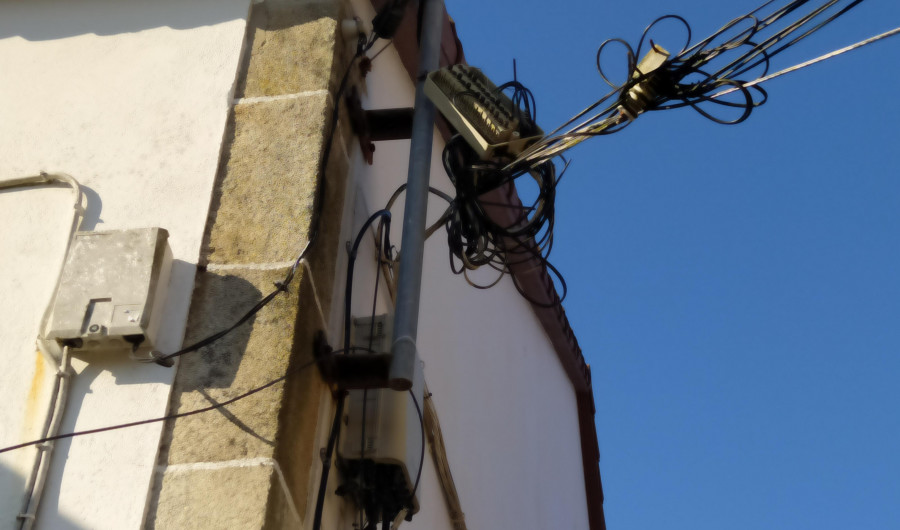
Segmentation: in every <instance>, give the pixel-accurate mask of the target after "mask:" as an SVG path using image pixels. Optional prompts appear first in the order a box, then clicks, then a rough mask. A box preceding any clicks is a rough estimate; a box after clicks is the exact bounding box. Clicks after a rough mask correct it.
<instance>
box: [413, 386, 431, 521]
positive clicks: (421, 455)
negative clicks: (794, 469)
mask: <svg viewBox="0 0 900 530" xmlns="http://www.w3.org/2000/svg"><path fill="white" fill-rule="evenodd" d="M409 397H411V398H412V400H413V405H415V406H416V414H418V416H419V430H420V431H421V433H422V440H421V441H422V451H421V452H420V453H419V470H418V471H416V481H415V482H414V483H413V489H412V493H410V494H409V508H410V510H412V507H413V497H415V496H416V492H417V491H418V490H419V481H420V480H421V479H422V468H423V467H424V466H425V419H424V418H423V417H422V407H420V406H419V400H418V399H416V394H415V393H414V392H413V391H412V389H411V388H410V389H409ZM426 398H427V396H426Z"/></svg>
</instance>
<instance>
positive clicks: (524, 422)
mask: <svg viewBox="0 0 900 530" xmlns="http://www.w3.org/2000/svg"><path fill="white" fill-rule="evenodd" d="M353 5H354V7H355V8H356V10H357V13H356V14H357V16H360V17H361V18H363V19H370V18H371V16H372V14H373V13H372V10H371V5H370V2H368V1H366V0H354V1H353ZM381 46H383V41H382V42H380V43H378V44H376V45H375V47H374V49H375V50H379V49H380V48H381ZM373 66H374V68H373V71H372V72H371V73H370V74H369V75H368V77H367V79H366V85H367V87H368V93H367V95H366V97H365V98H364V101H363V106H364V107H365V108H369V109H379V108H395V107H411V106H412V105H413V101H414V91H413V86H412V83H411V82H410V80H409V76H408V74H407V72H406V71H405V70H404V69H403V67H402V65H401V63H400V60H399V56H398V55H397V53H396V51H395V50H393V49H392V48H391V49H388V50H387V51H385V52H384V53H382V54H381V55H379V56H378V58H377V59H375V61H374V64H373ZM443 147H444V144H443V140H442V139H441V138H440V136H439V135H438V134H437V132H435V141H434V146H433V149H434V151H433V158H432V160H433V162H432V172H431V175H432V176H431V185H432V186H434V187H437V188H439V189H441V190H443V191H445V192H448V193H450V194H451V195H452V194H453V193H452V186H451V184H450V182H449V179H448V178H447V176H446V174H445V172H444V169H443V167H442V166H441V164H440V153H441V151H442V149H443ZM408 153H409V142H408V141H395V142H379V143H378V144H377V145H376V151H375V164H374V165H373V166H365V165H364V162H362V160H361V158H360V157H359V156H358V154H357V155H356V156H354V160H355V163H356V164H357V167H358V168H361V169H360V171H359V173H360V174H359V177H358V185H359V189H360V190H361V193H362V194H363V195H364V197H365V203H366V204H367V205H368V208H369V209H370V211H375V210H377V209H379V208H381V207H383V206H384V204H385V203H386V202H387V200H388V198H389V197H390V195H391V194H392V193H393V192H394V190H395V189H396V188H397V187H399V186H400V185H401V184H402V183H403V182H405V180H406V176H407V166H408V156H409V155H408ZM445 208H446V203H444V202H443V201H442V200H440V199H436V198H431V199H430V201H429V215H428V218H429V221H430V222H433V220H435V219H437V218H438V217H439V216H440V215H441V213H443V211H444V209H445ZM402 212H403V200H402V198H401V200H400V201H398V203H397V205H395V207H394V208H393V218H394V223H393V232H392V241H393V242H394V244H396V245H399V243H400V234H401V231H400V230H401V219H402ZM354 231H355V229H354ZM373 262H374V260H369V261H368V262H365V261H362V260H361V261H360V262H359V263H358V265H357V268H358V269H362V268H370V269H372V268H373ZM365 274H366V273H363V272H360V273H358V278H359V279H358V280H357V282H359V283H358V284H355V286H354V291H355V296H354V303H355V304H358V307H359V311H360V313H362V314H367V313H368V311H370V307H371V306H370V305H369V304H371V285H372V284H371V281H372V280H371V275H372V274H373V272H369V273H368V274H369V275H370V276H369V278H368V280H364V279H363V278H365ZM491 274H493V271H490V272H489V273H488V277H490V275H491ZM422 283H423V292H422V303H421V311H420V317H419V337H418V338H419V340H418V348H419V352H420V355H421V357H422V359H423V360H424V362H425V379H426V381H427V383H428V385H429V387H430V390H431V392H432V393H433V399H434V402H435V406H436V408H437V411H438V415H439V417H440V421H441V425H442V428H443V433H444V439H445V442H446V445H447V451H448V458H449V461H450V465H451V470H452V472H453V476H454V478H455V481H456V486H457V490H458V492H459V496H460V500H461V502H462V508H463V510H464V511H465V515H466V522H467V524H468V527H469V528H472V529H481V528H517V529H534V530H546V529H550V528H553V529H565V530H568V529H573V530H574V529H578V530H583V529H586V528H588V516H587V501H586V495H585V486H584V472H583V463H582V462H583V461H582V453H581V442H580V433H579V426H578V416H577V405H576V401H575V394H574V390H573V386H572V384H571V382H570V381H569V380H568V378H567V376H566V374H565V372H564V371H563V368H562V365H561V364H560V361H559V360H558V358H557V357H556V354H555V353H554V351H553V348H552V345H551V344H550V341H549V339H548V337H547V336H546V333H545V332H544V330H543V328H542V326H541V324H540V322H539V321H538V319H537V317H536V316H535V314H534V312H533V311H532V309H531V307H530V306H529V304H528V303H527V302H526V301H525V300H524V299H523V298H522V297H521V296H520V295H519V293H518V292H517V291H516V289H515V288H514V286H513V284H512V282H511V280H509V278H506V279H504V280H503V281H501V282H500V283H499V284H498V285H497V286H495V287H494V288H492V289H489V290H478V289H475V288H473V287H470V286H469V285H468V284H467V283H466V282H465V280H464V279H463V278H462V277H460V276H454V275H453V274H452V273H451V271H450V267H449V263H448V253H447V242H446V235H445V232H444V231H443V230H439V231H438V232H436V233H435V234H434V235H433V236H432V237H431V238H430V239H429V240H428V241H427V243H426V248H425V270H424V275H423V282H422ZM357 286H358V287H357ZM382 292H384V291H382ZM363 293H364V294H363ZM421 489H422V491H421V493H420V500H422V511H421V512H420V513H419V514H418V515H417V516H416V517H415V518H414V519H413V521H412V523H409V524H407V523H404V528H406V527H408V528H410V529H416V528H420V529H430V528H444V527H446V525H447V519H446V517H447V515H446V509H445V507H444V503H443V501H442V500H441V493H440V491H441V490H440V485H439V483H438V482H437V478H436V476H435V475H434V471H433V468H432V467H431V460H430V457H426V468H425V473H424V475H423V481H422V485H421Z"/></svg>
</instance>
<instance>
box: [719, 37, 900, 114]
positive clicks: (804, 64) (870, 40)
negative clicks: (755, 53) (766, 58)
mask: <svg viewBox="0 0 900 530" xmlns="http://www.w3.org/2000/svg"><path fill="white" fill-rule="evenodd" d="M898 33H900V28H894V29H892V30H890V31H886V32H884V33H882V34H880V35H876V36H874V37H871V38H868V39H866V40H863V41H860V42H857V43H856V44H851V45H850V46H845V47H843V48H841V49H839V50H835V51H833V52H830V53H826V54H825V55H821V56H819V57H816V58H815V59H810V60H809V61H806V62H802V63H800V64H796V65H794V66H791V67H789V68H785V69H784V70H780V71H778V72H775V73H774V74H769V75H767V76H763V77H760V78H759V79H755V80H753V81H750V82H747V83H742V84H741V86H740V87H732V88H729V89H727V90H723V91H721V92H717V93H715V94H713V95H712V96H710V97H711V98H717V97H720V96H724V95H726V94H731V93H732V92H736V91H738V90H741V88H749V87H752V86H756V85H758V84H760V83H765V82H766V81H769V80H771V79H775V78H776V77H781V76H783V75H785V74H789V73H791V72H796V71H797V70H800V69H803V68H806V67H807V66H812V65H814V64H816V63H820V62H822V61H825V60H827V59H831V58H833V57H837V56H838V55H841V54H844V53H847V52H849V51H853V50H856V49H859V48H862V47H863V46H868V45H869V44H872V43H873V42H877V41H880V40H882V39H886V38H888V37H893V36H894V35H897V34H898Z"/></svg>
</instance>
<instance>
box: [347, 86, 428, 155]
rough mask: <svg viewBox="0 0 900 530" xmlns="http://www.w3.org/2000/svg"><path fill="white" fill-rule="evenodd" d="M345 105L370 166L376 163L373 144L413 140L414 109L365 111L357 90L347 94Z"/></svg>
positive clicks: (354, 89) (351, 124)
mask: <svg viewBox="0 0 900 530" xmlns="http://www.w3.org/2000/svg"><path fill="white" fill-rule="evenodd" d="M345 103H346V104H347V113H348V115H349V118H350V126H351V128H352V129H353V133H354V134H356V136H357V137H358V138H359V147H360V149H362V153H363V157H364V158H365V159H366V162H367V163H368V164H369V165H372V163H373V161H374V154H375V144H374V143H373V142H383V141H388V140H408V139H410V138H412V120H413V109H412V108H399V109H378V110H365V109H363V108H362V101H361V100H360V98H359V92H358V91H357V90H356V88H353V89H351V90H350V92H349V93H348V94H347V96H346V97H345Z"/></svg>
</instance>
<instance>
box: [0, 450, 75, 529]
mask: <svg viewBox="0 0 900 530" xmlns="http://www.w3.org/2000/svg"><path fill="white" fill-rule="evenodd" d="M20 451H26V452H27V453H28V458H29V459H30V458H31V457H32V456H33V453H32V449H31V448H25V449H20ZM0 497H2V498H0V530H18V528H19V520H18V519H17V518H16V515H18V513H19V511H20V509H21V507H22V502H23V501H24V499H25V479H24V478H23V477H20V476H19V474H18V473H15V472H13V471H11V470H10V469H9V468H7V467H6V466H5V465H3V463H2V462H0ZM35 526H36V527H39V526H40V522H39V521H38V524H36V525H35ZM53 528H54V529H56V530H87V529H88V527H87V526H84V525H79V524H78V523H76V522H75V521H73V520H71V519H68V518H65V517H59V518H57V519H56V520H55V521H54V525H53Z"/></svg>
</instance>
